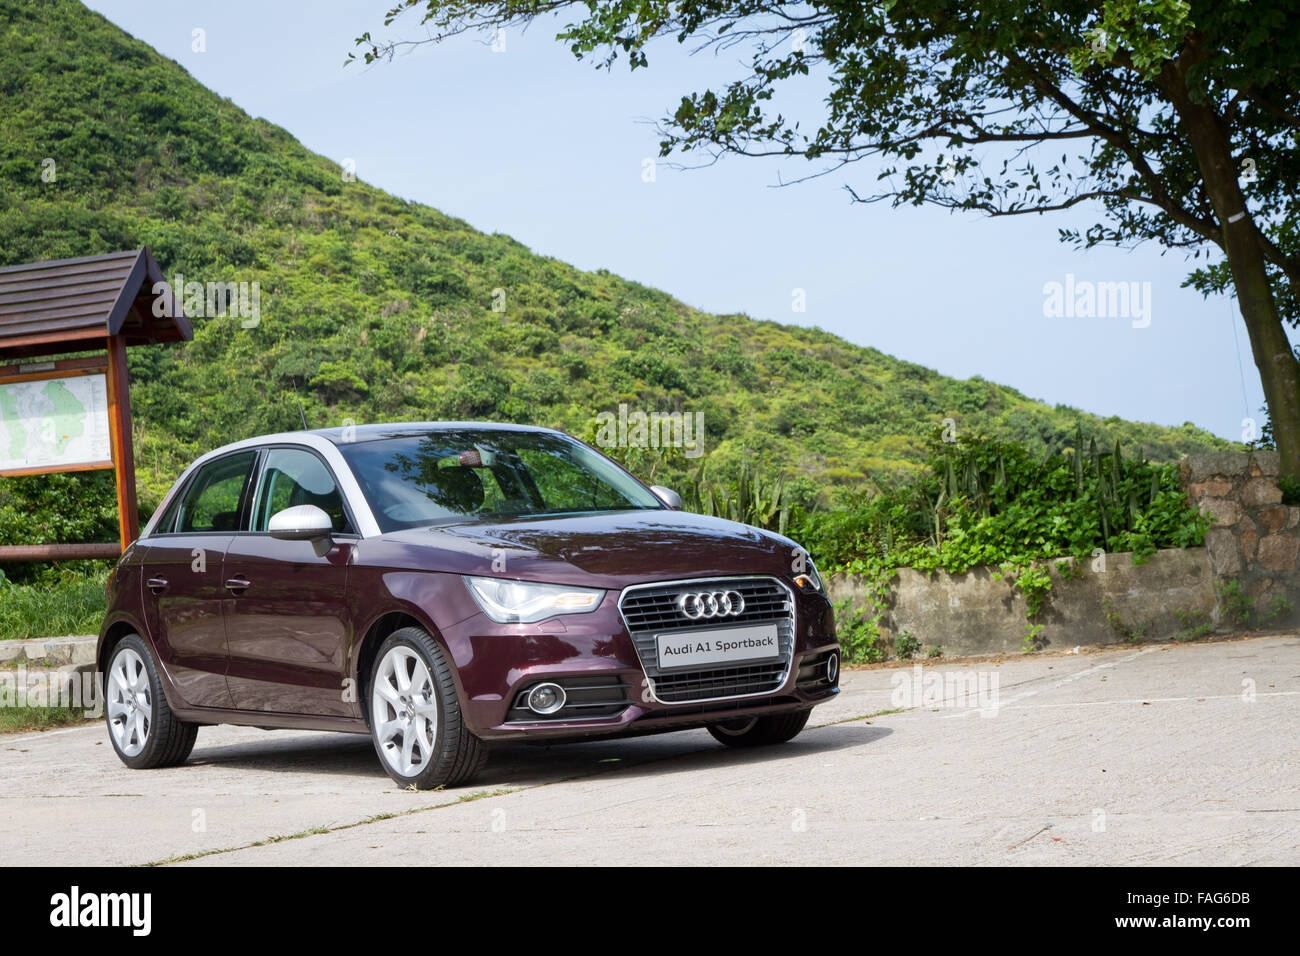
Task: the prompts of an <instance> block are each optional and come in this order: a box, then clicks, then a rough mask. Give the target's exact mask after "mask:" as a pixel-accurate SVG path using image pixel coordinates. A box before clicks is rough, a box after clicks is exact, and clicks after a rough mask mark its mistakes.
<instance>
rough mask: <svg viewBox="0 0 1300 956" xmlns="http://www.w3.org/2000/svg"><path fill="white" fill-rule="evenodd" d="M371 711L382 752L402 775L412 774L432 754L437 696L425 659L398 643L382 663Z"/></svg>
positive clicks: (375, 685)
mask: <svg viewBox="0 0 1300 956" xmlns="http://www.w3.org/2000/svg"><path fill="white" fill-rule="evenodd" d="M370 713H371V721H372V726H373V727H374V732H375V740H376V742H377V743H378V744H379V752H380V753H381V754H382V755H383V757H384V760H385V761H386V762H387V763H388V765H389V766H390V767H392V768H393V770H395V771H396V772H397V773H399V774H401V775H402V776H403V777H413V776H416V775H417V774H419V773H420V771H421V770H423V769H424V767H425V765H426V764H428V762H429V761H430V760H431V759H432V757H433V746H434V744H433V742H434V740H435V739H436V738H437V732H438V696H437V692H436V691H435V690H434V686H433V675H432V674H430V673H429V667H428V665H427V664H425V662H424V659H423V658H422V657H421V656H420V655H419V654H418V653H416V651H415V650H414V649H413V648H411V647H407V646H403V645H398V646H396V647H394V648H392V649H391V650H389V652H388V653H387V654H385V655H384V659H383V660H382V661H380V662H379V669H378V671H377V672H376V674H375V682H374V690H373V691H372V693H371V699H370Z"/></svg>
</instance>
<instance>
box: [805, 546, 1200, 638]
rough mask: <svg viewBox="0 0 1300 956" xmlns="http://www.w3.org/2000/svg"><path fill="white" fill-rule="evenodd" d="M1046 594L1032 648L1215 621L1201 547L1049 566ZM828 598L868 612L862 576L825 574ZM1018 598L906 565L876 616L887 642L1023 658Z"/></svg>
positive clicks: (982, 579) (986, 582) (1163, 634)
mask: <svg viewBox="0 0 1300 956" xmlns="http://www.w3.org/2000/svg"><path fill="white" fill-rule="evenodd" d="M1048 567H1049V568H1050V569H1051V572H1052V590H1051V594H1050V595H1049V597H1048V599H1047V601H1046V602H1045V603H1044V605H1043V607H1042V609H1041V610H1040V611H1039V613H1038V616H1037V618H1036V619H1035V621H1036V623H1039V624H1042V625H1044V627H1043V630H1042V632H1041V634H1040V636H1039V641H1038V644H1039V647H1041V648H1043V649H1046V650H1068V649H1070V648H1072V647H1075V646H1078V645H1095V644H1113V643H1120V642H1126V641H1134V640H1163V639H1169V638H1173V637H1176V636H1181V635H1187V634H1190V633H1191V632H1193V631H1195V629H1196V628H1197V627H1201V626H1204V625H1209V624H1210V623H1211V621H1212V619H1213V614H1214V608H1215V593H1214V584H1213V579H1212V577H1211V575H1210V570H1209V565H1208V563H1207V561H1206V553H1205V549H1204V548H1188V549H1186V550H1180V549H1176V548H1175V549H1171V550H1166V551H1157V552H1156V553H1155V554H1153V555H1151V556H1150V557H1149V558H1148V559H1147V560H1146V561H1145V562H1144V563H1142V564H1137V565H1135V564H1134V563H1133V556H1132V555H1130V554H1107V555H1105V556H1104V560H1101V559H1093V560H1091V561H1086V562H1084V564H1083V567H1082V568H1081V569H1080V573H1077V574H1070V575H1064V576H1063V575H1062V574H1061V573H1060V571H1059V570H1058V569H1057V568H1056V566H1055V563H1054V562H1052V563H1049V564H1048ZM827 590H828V592H829V594H830V597H831V600H832V601H835V602H839V601H842V600H845V599H848V600H849V601H850V602H851V603H852V606H853V607H855V608H866V606H867V604H866V593H865V590H864V588H863V585H862V581H861V579H859V578H855V577H852V576H849V575H832V576H831V578H830V580H829V581H828V582H827ZM1025 611H1026V608H1025V598H1024V595H1022V594H1020V593H1019V592H1018V591H1016V590H1015V589H1014V588H1013V587H1012V586H1011V585H1010V584H1008V583H1007V581H1006V579H1005V578H1001V577H997V576H995V573H994V572H993V571H990V570H989V569H988V568H976V569H973V570H971V571H968V572H966V573H965V574H947V573H945V572H943V571H937V572H935V573H934V574H924V573H922V572H920V571H914V570H912V569H911V568H903V569H901V570H900V571H899V573H898V578H897V579H896V580H895V582H894V586H893V587H892V588H891V589H890V593H889V598H888V602H887V605H886V607H885V609H884V614H883V615H882V617H881V621H880V625H881V633H882V635H883V636H884V637H886V639H888V640H889V641H891V642H892V640H893V639H894V638H895V637H897V635H898V634H900V633H902V632H903V631H908V632H910V633H911V635H912V636H913V637H915V638H916V639H917V640H918V641H920V642H921V644H922V647H923V648H924V649H926V650H928V649H929V648H930V647H932V646H938V647H940V648H942V650H943V654H944V656H961V655H982V654H1010V653H1017V652H1019V651H1021V650H1022V649H1023V647H1024V643H1023V641H1024V637H1025V633H1026V625H1027V623H1028V620H1027V619H1026V617H1025Z"/></svg>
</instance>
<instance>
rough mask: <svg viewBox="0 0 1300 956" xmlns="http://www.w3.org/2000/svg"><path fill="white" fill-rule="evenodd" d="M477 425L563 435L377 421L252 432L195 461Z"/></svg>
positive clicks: (502, 424)
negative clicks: (254, 450) (262, 449)
mask: <svg viewBox="0 0 1300 956" xmlns="http://www.w3.org/2000/svg"><path fill="white" fill-rule="evenodd" d="M469 428H472V429H476V430H479V431H502V432H542V433H547V434H552V435H563V434H565V433H564V432H561V431H559V430H558V429H555V428H542V427H540V426H537V425H512V424H510V423H508V422H380V423H376V424H371V425H344V426H340V427H338V428H308V429H299V430H298V431H292V432H275V433H273V434H269V435H255V436H253V437H251V438H241V439H240V440H239V441H235V442H230V443H229V444H227V445H222V446H221V447H219V448H214V449H212V451H210V452H207V453H206V454H204V455H201V456H199V458H197V459H195V461H196V462H197V461H206V460H210V459H212V458H216V457H218V456H219V455H222V454H225V453H226V452H231V451H240V450H243V449H245V448H254V447H257V446H260V445H271V444H277V445H278V444H293V443H297V444H302V445H308V446H312V447H316V448H319V447H320V445H321V442H322V440H324V441H326V442H329V443H330V444H331V445H351V444H354V443H356V442H364V441H379V440H380V439H384V438H398V437H400V436H402V435H419V434H422V433H424V432H434V431H454V430H456V429H469Z"/></svg>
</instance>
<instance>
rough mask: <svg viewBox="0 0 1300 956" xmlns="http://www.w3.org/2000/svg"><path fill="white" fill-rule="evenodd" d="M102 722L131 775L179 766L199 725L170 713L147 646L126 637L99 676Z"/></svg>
mask: <svg viewBox="0 0 1300 956" xmlns="http://www.w3.org/2000/svg"><path fill="white" fill-rule="evenodd" d="M104 722H105V723H106V724H107V725H108V739H109V740H110V741H111V742H112V744H113V749H114V750H115V751H117V755H118V757H119V758H120V759H121V761H122V763H124V764H126V765H127V766H128V767H130V768H131V769H132V770H153V769H155V768H158V767H175V766H177V765H179V764H183V763H184V762H185V761H186V760H187V759H188V758H189V755H190V751H192V750H193V749H194V740H195V738H196V737H198V734H199V725H198V724H189V723H186V722H185V721H183V720H179V719H178V718H177V717H176V715H175V714H173V713H172V709H171V707H170V706H169V705H168V703H167V696H166V695H165V694H164V693H163V689H162V682H161V681H160V680H159V679H158V668H157V666H156V665H155V664H154V660H153V654H152V652H151V651H150V650H149V645H147V644H146V643H145V642H144V639H143V638H141V637H140V635H139V634H128V635H126V637H124V638H122V639H121V640H120V641H118V642H117V644H116V645H114V647H113V653H112V654H111V655H110V656H109V659H108V669H107V670H106V671H105V672H104Z"/></svg>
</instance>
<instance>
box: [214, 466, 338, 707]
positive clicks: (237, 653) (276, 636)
mask: <svg viewBox="0 0 1300 956" xmlns="http://www.w3.org/2000/svg"><path fill="white" fill-rule="evenodd" d="M304 504H312V505H316V506H318V507H320V508H322V509H323V510H324V511H325V512H326V513H328V514H329V515H330V517H331V518H332V519H333V522H334V530H335V534H334V535H333V536H332V537H331V538H327V539H325V540H324V541H321V542H313V541H285V540H281V539H278V538H273V537H271V535H270V534H269V533H268V532H267V526H268V523H269V521H270V519H271V516H272V515H274V514H275V513H277V512H279V511H282V510H283V509H285V508H290V507H293V506H295V505H304ZM251 514H252V517H251V521H250V530H249V531H248V532H247V533H245V534H239V535H236V536H235V537H234V539H233V540H232V541H231V543H230V545H229V547H228V548H227V550H226V558H225V571H224V574H225V576H226V578H227V580H228V582H229V583H230V584H232V585H234V586H235V588H236V589H235V590H232V591H231V592H230V594H229V595H228V599H227V601H226V615H225V619H226V640H227V645H228V647H229V651H230V665H229V670H228V671H227V677H228V680H229V683H230V691H231V694H232V696H233V698H234V702H235V706H236V707H237V708H239V709H240V710H252V711H271V712H276V713H287V714H310V715H327V716H339V717H353V716H356V715H357V714H359V713H360V711H359V710H358V709H357V704H356V699H357V695H356V694H355V693H353V692H351V690H350V688H346V687H345V686H344V684H343V678H344V676H345V673H346V662H347V656H348V653H349V652H350V649H351V641H352V623H351V619H350V615H349V613H348V608H347V603H346V600H345V596H346V587H347V573H348V564H349V563H350V561H351V557H352V552H353V549H354V548H355V546H356V541H357V536H356V535H355V534H354V531H353V529H354V527H355V526H354V524H353V521H352V518H351V516H350V514H349V512H348V509H347V507H346V506H345V503H344V501H343V497H342V495H341V493H340V492H339V486H338V482H337V481H336V480H335V478H334V475H333V473H332V472H331V471H330V469H329V467H328V466H327V465H326V464H325V462H324V461H323V460H322V459H321V458H320V456H318V455H317V454H316V453H315V452H314V451H312V450H311V449H308V448H303V447H299V446H273V447H270V448H268V449H267V450H266V452H265V455H264V457H263V461H262V467H261V469H260V476H259V478H258V484H257V491H256V493H255V494H254V496H253V505H252V509H251Z"/></svg>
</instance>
